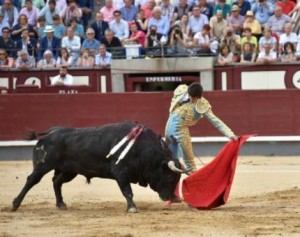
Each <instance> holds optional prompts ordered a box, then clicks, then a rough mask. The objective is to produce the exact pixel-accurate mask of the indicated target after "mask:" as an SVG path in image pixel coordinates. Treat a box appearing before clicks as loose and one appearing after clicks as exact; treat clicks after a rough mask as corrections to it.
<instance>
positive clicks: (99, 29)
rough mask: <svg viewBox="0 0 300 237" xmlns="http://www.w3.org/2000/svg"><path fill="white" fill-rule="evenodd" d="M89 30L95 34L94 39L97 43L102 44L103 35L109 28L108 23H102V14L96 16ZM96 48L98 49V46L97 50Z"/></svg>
mask: <svg viewBox="0 0 300 237" xmlns="http://www.w3.org/2000/svg"><path fill="white" fill-rule="evenodd" d="M91 28H92V29H93V30H94V32H95V38H96V39H97V40H98V41H99V42H102V39H103V38H104V33H105V31H106V30H107V29H108V28H109V25H108V22H106V21H104V17H103V13H102V12H98V13H97V14H96V21H94V22H93V23H92V24H91ZM98 48H99V46H98V47H97V49H98Z"/></svg>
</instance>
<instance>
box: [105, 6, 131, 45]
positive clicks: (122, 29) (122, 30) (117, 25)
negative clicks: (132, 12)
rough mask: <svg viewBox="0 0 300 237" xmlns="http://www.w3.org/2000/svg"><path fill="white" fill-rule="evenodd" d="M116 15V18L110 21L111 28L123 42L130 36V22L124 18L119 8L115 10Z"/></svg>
mask: <svg viewBox="0 0 300 237" xmlns="http://www.w3.org/2000/svg"><path fill="white" fill-rule="evenodd" d="M114 17H115V19H114V20H113V21H112V22H110V23H109V28H110V29H111V30H112V31H113V32H114V35H115V36H116V37H117V38H119V40H120V41H121V42H123V41H124V40H125V39H128V37H129V26H128V22H126V21H125V20H123V19H122V17H121V12H120V11H119V10H116V11H115V12H114Z"/></svg>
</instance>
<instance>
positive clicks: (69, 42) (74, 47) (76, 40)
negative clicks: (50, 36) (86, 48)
mask: <svg viewBox="0 0 300 237" xmlns="http://www.w3.org/2000/svg"><path fill="white" fill-rule="evenodd" d="M61 47H62V48H67V49H68V52H69V54H70V55H71V56H72V57H73V58H75V59H77V58H78V57H79V55H80V48H81V41H80V37H79V36H77V35H74V36H73V38H72V39H71V38H69V37H68V36H65V37H63V38H62V40H61Z"/></svg>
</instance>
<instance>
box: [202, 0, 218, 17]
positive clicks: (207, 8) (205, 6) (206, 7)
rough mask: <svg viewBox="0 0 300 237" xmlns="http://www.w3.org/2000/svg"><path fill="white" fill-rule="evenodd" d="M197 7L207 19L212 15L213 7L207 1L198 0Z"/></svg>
mask: <svg viewBox="0 0 300 237" xmlns="http://www.w3.org/2000/svg"><path fill="white" fill-rule="evenodd" d="M198 6H199V8H200V12H201V14H204V15H206V16H207V18H208V20H210V18H211V17H212V16H213V13H214V8H213V6H211V5H210V4H209V3H207V1H206V0H199V5H198Z"/></svg>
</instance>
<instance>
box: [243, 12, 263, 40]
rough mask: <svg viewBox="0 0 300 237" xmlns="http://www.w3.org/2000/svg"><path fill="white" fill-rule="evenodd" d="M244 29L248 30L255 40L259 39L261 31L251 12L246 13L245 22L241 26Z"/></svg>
mask: <svg viewBox="0 0 300 237" xmlns="http://www.w3.org/2000/svg"><path fill="white" fill-rule="evenodd" d="M243 27H244V29H245V28H250V29H251V32H252V35H254V36H256V37H257V39H259V38H260V37H261V34H262V30H261V26H260V24H259V22H258V21H257V20H256V19H255V18H254V14H253V12H252V11H247V14H246V20H245V22H244V25H243Z"/></svg>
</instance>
